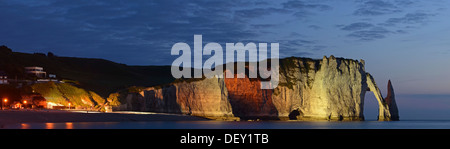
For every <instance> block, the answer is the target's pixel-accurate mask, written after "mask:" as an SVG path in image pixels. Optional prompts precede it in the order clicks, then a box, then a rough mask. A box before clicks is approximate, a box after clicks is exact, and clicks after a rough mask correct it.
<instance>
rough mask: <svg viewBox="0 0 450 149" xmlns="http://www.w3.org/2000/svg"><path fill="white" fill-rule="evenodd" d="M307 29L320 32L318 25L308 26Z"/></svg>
mask: <svg viewBox="0 0 450 149" xmlns="http://www.w3.org/2000/svg"><path fill="white" fill-rule="evenodd" d="M308 28H310V29H313V30H320V29H321V27H320V26H318V25H308Z"/></svg>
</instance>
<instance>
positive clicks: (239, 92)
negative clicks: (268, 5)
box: [124, 56, 399, 121]
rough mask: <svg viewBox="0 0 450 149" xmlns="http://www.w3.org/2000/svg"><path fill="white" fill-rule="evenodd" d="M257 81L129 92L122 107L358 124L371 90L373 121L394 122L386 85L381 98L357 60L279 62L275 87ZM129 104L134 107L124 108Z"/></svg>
mask: <svg viewBox="0 0 450 149" xmlns="http://www.w3.org/2000/svg"><path fill="white" fill-rule="evenodd" d="M260 82H261V81H260V80H259V79H249V78H247V77H246V78H207V79H197V80H187V81H186V80H185V81H178V82H174V83H171V84H169V85H164V86H158V87H150V88H147V89H145V90H144V91H142V92H141V93H140V94H132V95H130V96H129V97H128V99H127V100H128V101H129V102H128V103H127V104H128V106H124V107H128V109H137V110H140V111H154V112H164V113H181V114H188V115H194V116H202V117H208V118H212V119H235V118H240V119H244V120H245V119H279V120H289V119H290V120H293V119H294V120H364V115H363V110H364V109H363V108H364V97H365V94H366V91H372V92H373V93H374V94H375V97H376V99H377V100H378V104H379V116H378V120H380V121H389V120H399V116H398V109H397V105H396V102H395V94H394V89H393V87H392V84H391V82H390V81H389V83H388V95H387V97H386V98H383V96H382V95H381V92H380V90H379V88H378V87H377V85H376V83H375V80H374V79H373V77H372V76H371V75H370V74H369V73H367V72H366V71H365V69H364V61H363V60H361V62H360V61H357V60H351V59H344V58H335V57H334V56H330V57H329V58H327V57H324V58H323V59H317V60H314V59H309V58H294V57H292V58H285V59H281V60H280V77H279V85H278V87H277V88H275V89H271V90H269V89H261V88H260ZM131 100H133V101H131ZM133 102H134V103H136V102H137V103H138V104H133V105H134V106H139V107H130V105H131V103H133Z"/></svg>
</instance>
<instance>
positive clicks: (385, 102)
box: [364, 73, 399, 121]
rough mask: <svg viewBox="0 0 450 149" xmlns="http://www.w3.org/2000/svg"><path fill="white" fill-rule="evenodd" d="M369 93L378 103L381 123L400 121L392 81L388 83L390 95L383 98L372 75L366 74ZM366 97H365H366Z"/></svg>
mask: <svg viewBox="0 0 450 149" xmlns="http://www.w3.org/2000/svg"><path fill="white" fill-rule="evenodd" d="M366 76H367V91H372V92H373V94H374V95H375V98H376V99H377V101H378V120H379V121H395V120H399V115H398V109H397V103H396V102H395V94H394V88H393V87H392V83H391V80H389V81H388V95H387V96H386V98H383V96H382V94H381V92H380V89H379V88H378V86H377V84H376V83H375V80H374V79H373V77H372V75H370V74H369V73H366ZM364 96H365V95H364Z"/></svg>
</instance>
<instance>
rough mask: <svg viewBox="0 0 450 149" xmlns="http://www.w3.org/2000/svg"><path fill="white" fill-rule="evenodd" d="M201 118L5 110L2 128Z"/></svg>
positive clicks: (0, 116) (165, 115)
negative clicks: (31, 124) (45, 124)
mask: <svg viewBox="0 0 450 149" xmlns="http://www.w3.org/2000/svg"><path fill="white" fill-rule="evenodd" d="M198 120H206V119H204V118H200V117H194V116H187V115H175V114H157V113H151V112H112V113H99V112H86V111H64V110H3V111H0V128H5V127H6V126H8V125H17V124H21V123H64V122H148V121H198Z"/></svg>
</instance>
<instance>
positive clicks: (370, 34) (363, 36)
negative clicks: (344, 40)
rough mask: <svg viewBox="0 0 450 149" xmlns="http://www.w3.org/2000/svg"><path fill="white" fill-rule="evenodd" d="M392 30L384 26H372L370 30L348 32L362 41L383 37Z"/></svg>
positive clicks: (349, 35) (350, 35)
mask: <svg viewBox="0 0 450 149" xmlns="http://www.w3.org/2000/svg"><path fill="white" fill-rule="evenodd" d="M391 33H392V32H391V31H389V30H387V29H385V28H382V27H372V28H371V29H369V30H360V31H354V32H352V33H350V34H348V35H347V36H348V37H352V38H356V39H358V40H362V41H371V40H376V39H383V38H385V37H386V35H388V34H391Z"/></svg>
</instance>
